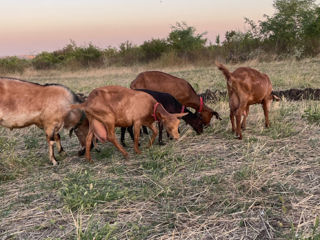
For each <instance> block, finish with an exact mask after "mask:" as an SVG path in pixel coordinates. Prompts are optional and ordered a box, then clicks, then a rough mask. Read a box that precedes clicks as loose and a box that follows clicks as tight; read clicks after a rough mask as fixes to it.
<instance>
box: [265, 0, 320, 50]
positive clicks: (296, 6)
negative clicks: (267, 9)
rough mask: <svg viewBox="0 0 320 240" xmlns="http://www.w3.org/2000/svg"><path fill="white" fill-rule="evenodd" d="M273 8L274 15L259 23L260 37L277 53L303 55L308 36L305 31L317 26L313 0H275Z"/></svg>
mask: <svg viewBox="0 0 320 240" xmlns="http://www.w3.org/2000/svg"><path fill="white" fill-rule="evenodd" d="M273 6H274V7H275V9H276V12H275V14H274V15H273V16H272V17H270V16H268V15H265V17H266V20H265V21H260V22H259V26H260V37H261V38H262V39H263V40H265V41H269V42H270V43H271V44H273V45H274V46H275V49H276V51H277V53H286V54H290V53H298V52H300V53H303V52H304V50H305V43H304V40H305V39H306V37H307V35H308V34H309V35H310V31H309V32H308V30H307V29H310V28H313V27H314V24H316V25H317V24H318V23H317V17H315V15H316V9H317V6H316V4H315V0H275V1H274V3H273ZM311 26H312V27H311ZM311 32H313V31H311ZM316 35H317V36H318V37H319V34H316Z"/></svg>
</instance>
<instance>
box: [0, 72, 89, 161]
mask: <svg viewBox="0 0 320 240" xmlns="http://www.w3.org/2000/svg"><path fill="white" fill-rule="evenodd" d="M80 102H81V101H80V99H79V98H78V97H77V95H76V94H74V93H73V92H72V91H71V90H69V89H68V88H67V87H65V86H62V85H58V84H46V85H40V84H37V83H32V82H27V81H23V80H19V79H14V78H2V77H0V125H1V126H3V127H7V128H10V129H13V128H23V127H27V126H30V125H33V124H34V125H36V126H38V127H39V128H41V129H44V131H45V133H46V139H47V142H48V145H49V159H50V161H51V162H52V164H53V165H56V164H57V162H56V159H55V157H54V151H53V145H54V143H56V144H57V147H58V151H59V153H61V152H63V148H62V146H61V141H60V135H59V131H60V130H61V129H62V128H66V129H71V128H73V129H74V130H75V133H76V135H77V137H78V139H79V141H80V143H81V145H82V146H85V136H86V135H87V132H88V120H87V119H86V118H85V115H84V113H83V112H82V111H80V110H71V108H70V106H71V104H75V103H80Z"/></svg>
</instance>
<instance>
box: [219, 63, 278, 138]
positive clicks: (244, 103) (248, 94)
mask: <svg viewBox="0 0 320 240" xmlns="http://www.w3.org/2000/svg"><path fill="white" fill-rule="evenodd" d="M215 64H216V66H217V67H218V68H219V70H220V71H222V73H223V74H224V76H225V77H226V80H227V88H228V95H229V106H230V120H231V125H232V132H234V131H236V136H238V137H239V139H242V133H241V128H242V129H245V128H246V119H247V117H248V114H249V106H250V105H252V104H256V103H260V104H262V107H263V111H264V116H265V126H266V127H269V125H270V123H269V116H268V114H269V111H270V105H271V101H272V100H273V99H276V100H278V99H279V98H277V97H276V96H274V95H272V94H271V92H272V85H271V82H270V79H269V77H268V76H267V75H266V74H264V73H260V72H258V71H257V70H255V69H252V68H249V67H240V68H237V69H236V70H235V71H234V72H232V73H231V72H229V70H228V69H227V68H226V67H225V66H224V65H222V64H221V63H218V62H216V63H215ZM242 116H243V120H242V122H241V118H242ZM234 117H235V118H236V127H235V123H234Z"/></svg>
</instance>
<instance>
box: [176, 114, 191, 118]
mask: <svg viewBox="0 0 320 240" xmlns="http://www.w3.org/2000/svg"><path fill="white" fill-rule="evenodd" d="M172 115H174V116H175V117H176V118H182V117H184V116H185V115H188V113H173V114H172Z"/></svg>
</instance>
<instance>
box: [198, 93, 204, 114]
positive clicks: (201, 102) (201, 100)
mask: <svg viewBox="0 0 320 240" xmlns="http://www.w3.org/2000/svg"><path fill="white" fill-rule="evenodd" d="M202 109H203V98H202V97H200V107H199V110H198V112H199V113H201V112H202Z"/></svg>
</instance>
